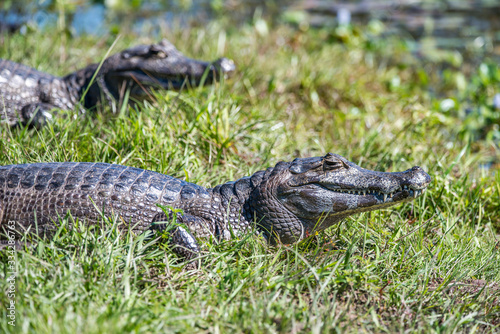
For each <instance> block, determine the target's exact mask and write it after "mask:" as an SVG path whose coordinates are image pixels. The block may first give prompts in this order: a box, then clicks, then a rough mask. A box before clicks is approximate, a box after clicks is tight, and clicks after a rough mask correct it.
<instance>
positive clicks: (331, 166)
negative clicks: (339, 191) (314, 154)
mask: <svg viewBox="0 0 500 334" xmlns="http://www.w3.org/2000/svg"><path fill="white" fill-rule="evenodd" d="M343 167H344V163H343V162H342V161H338V160H337V161H325V163H324V164H323V170H335V169H340V168H343Z"/></svg>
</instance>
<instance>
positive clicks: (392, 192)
mask: <svg viewBox="0 0 500 334" xmlns="http://www.w3.org/2000/svg"><path fill="white" fill-rule="evenodd" d="M430 182H431V177H430V176H429V175H428V174H427V173H426V172H424V171H423V170H422V168H420V167H413V168H411V169H408V170H407V171H405V172H398V173H388V172H387V173H386V172H375V171H371V170H367V169H364V168H361V167H359V166H357V165H356V164H354V163H352V162H350V161H348V160H347V159H345V158H344V157H342V156H340V155H337V154H332V153H328V154H327V155H325V156H323V157H314V158H303V159H295V160H294V161H292V162H280V163H278V164H277V165H276V167H274V168H270V169H268V170H267V171H266V173H265V174H264V175H263V178H262V181H261V182H260V184H259V185H258V186H257V187H256V188H255V190H254V192H253V193H252V196H251V197H252V200H251V206H252V209H253V211H254V212H255V216H256V219H257V223H258V224H259V226H260V227H262V228H263V230H264V234H265V235H266V236H267V237H268V239H269V241H270V242H271V243H276V242H277V241H281V242H283V243H292V242H295V241H298V240H301V239H303V238H305V237H307V236H308V235H310V234H311V233H313V232H315V231H321V230H324V229H326V228H328V227H329V226H331V225H333V224H335V223H337V222H339V221H340V220H342V219H343V218H345V217H347V216H350V215H353V214H356V213H360V212H365V211H372V210H377V209H382V208H386V207H389V206H392V205H394V204H397V203H402V202H407V201H411V200H413V199H414V198H417V197H418V196H420V195H422V193H423V192H424V191H425V189H426V188H427V186H428V185H429V183H430Z"/></svg>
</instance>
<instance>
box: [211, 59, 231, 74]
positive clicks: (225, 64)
mask: <svg viewBox="0 0 500 334" xmlns="http://www.w3.org/2000/svg"><path fill="white" fill-rule="evenodd" d="M214 65H215V67H216V68H217V69H219V70H220V71H222V72H223V73H224V74H225V75H232V74H233V73H234V72H235V71H236V65H235V64H234V61H232V60H231V59H227V58H220V59H218V60H217V61H216V62H215V64H214Z"/></svg>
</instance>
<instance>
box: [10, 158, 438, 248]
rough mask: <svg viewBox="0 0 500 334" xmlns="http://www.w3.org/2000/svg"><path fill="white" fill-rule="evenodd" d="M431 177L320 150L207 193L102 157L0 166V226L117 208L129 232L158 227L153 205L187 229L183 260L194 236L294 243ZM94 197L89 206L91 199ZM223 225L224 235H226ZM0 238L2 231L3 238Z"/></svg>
mask: <svg viewBox="0 0 500 334" xmlns="http://www.w3.org/2000/svg"><path fill="white" fill-rule="evenodd" d="M430 182H431V178H430V176H429V175H428V174H427V173H425V172H424V171H423V170H422V169H421V168H420V167H413V168H411V169H409V170H407V171H405V172H399V173H386V172H375V171H371V170H367V169H363V168H360V167H359V166H357V165H355V164H354V163H352V162H350V161H348V160H347V159H345V158H343V157H341V156H339V155H337V154H332V153H328V154H327V155H325V156H323V157H314V158H302V159H295V160H293V161H292V162H279V163H278V164H277V165H276V166H275V167H274V168H268V169H267V170H265V171H260V172H257V173H255V174H254V175H252V176H250V177H244V178H241V179H239V180H237V181H234V182H228V183H225V184H222V185H218V186H216V187H214V188H210V189H206V188H203V187H200V186H198V185H195V184H192V183H188V182H184V181H181V180H178V179H175V178H173V177H170V176H167V175H163V174H159V173H155V172H151V171H147V170H142V169H138V168H132V167H125V166H120V165H111V164H106V163H73V162H63V163H37V164H25V165H11V166H3V167H0V224H1V227H2V230H3V233H5V229H6V228H7V224H8V222H9V221H14V222H15V223H16V229H17V230H18V231H25V230H28V229H31V231H32V232H33V231H34V226H35V224H34V223H35V213H36V219H37V225H38V231H39V233H41V234H44V235H50V231H51V230H53V229H54V228H55V223H54V221H57V220H58V216H60V217H64V216H65V215H66V213H67V212H68V211H70V212H71V214H72V215H73V217H75V218H79V220H86V221H87V222H89V223H96V222H98V221H102V218H101V214H100V212H99V211H98V209H96V207H97V208H103V210H104V212H103V213H104V214H105V215H108V216H112V215H113V214H118V215H119V216H121V217H122V218H123V220H124V221H125V222H127V223H128V224H130V226H134V230H135V231H137V232H141V231H146V230H149V229H151V228H159V229H163V228H165V226H166V224H164V223H162V224H153V223H154V222H165V221H168V219H167V217H166V215H165V214H164V213H163V212H162V210H161V209H160V208H159V207H157V206H156V205H155V204H157V203H160V204H163V205H166V206H172V207H173V208H178V209H182V210H183V214H182V215H179V216H178V217H177V220H178V222H179V223H182V224H184V225H185V226H187V227H188V230H186V229H184V228H183V227H175V229H174V230H172V231H171V234H170V236H171V238H170V239H171V241H170V242H171V243H172V246H173V248H174V249H175V250H176V251H177V252H178V253H179V254H181V255H182V256H183V257H186V258H191V257H193V256H195V255H196V254H197V253H199V251H200V248H199V246H198V243H197V242H196V238H204V237H209V236H213V237H214V238H215V239H216V240H227V239H230V238H231V235H232V233H235V234H241V233H245V232H247V231H250V230H252V229H253V228H254V226H256V228H257V230H259V231H261V232H262V233H263V235H264V236H265V238H266V239H267V240H268V241H269V242H270V243H271V244H276V243H277V242H282V243H286V244H288V243H293V242H296V241H300V240H302V239H304V238H306V237H308V236H309V235H311V234H312V233H314V232H315V231H321V230H324V229H326V228H328V227H329V226H331V225H333V224H335V223H337V222H339V221H341V220H342V219H343V218H345V217H347V216H350V215H353V214H356V213H359V212H364V211H371V210H377V209H381V208H386V207H389V206H391V205H394V204H397V203H401V202H405V201H411V200H412V199H414V198H416V197H418V196H420V195H421V194H422V193H423V192H424V191H425V189H426V187H427V186H428V185H429V183H430ZM91 199H92V200H93V201H94V203H95V205H96V206H94V204H93V203H92V201H91ZM231 230H232V231H231ZM4 237H5V236H4Z"/></svg>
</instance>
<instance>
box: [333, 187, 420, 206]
mask: <svg viewBox="0 0 500 334" xmlns="http://www.w3.org/2000/svg"><path fill="white" fill-rule="evenodd" d="M325 188H327V189H328V190H330V191H335V192H339V193H344V194H352V195H357V196H367V195H372V196H376V197H380V198H382V199H383V202H386V201H387V199H388V198H389V199H392V198H395V197H397V198H398V200H400V199H401V198H400V195H405V194H406V195H407V196H404V197H407V198H417V197H418V196H420V195H422V194H423V193H424V192H425V190H426V189H427V187H423V188H420V189H414V188H412V187H409V186H406V185H405V186H402V187H399V188H398V189H396V190H394V191H391V192H383V191H380V190H375V189H342V188H330V187H325Z"/></svg>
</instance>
